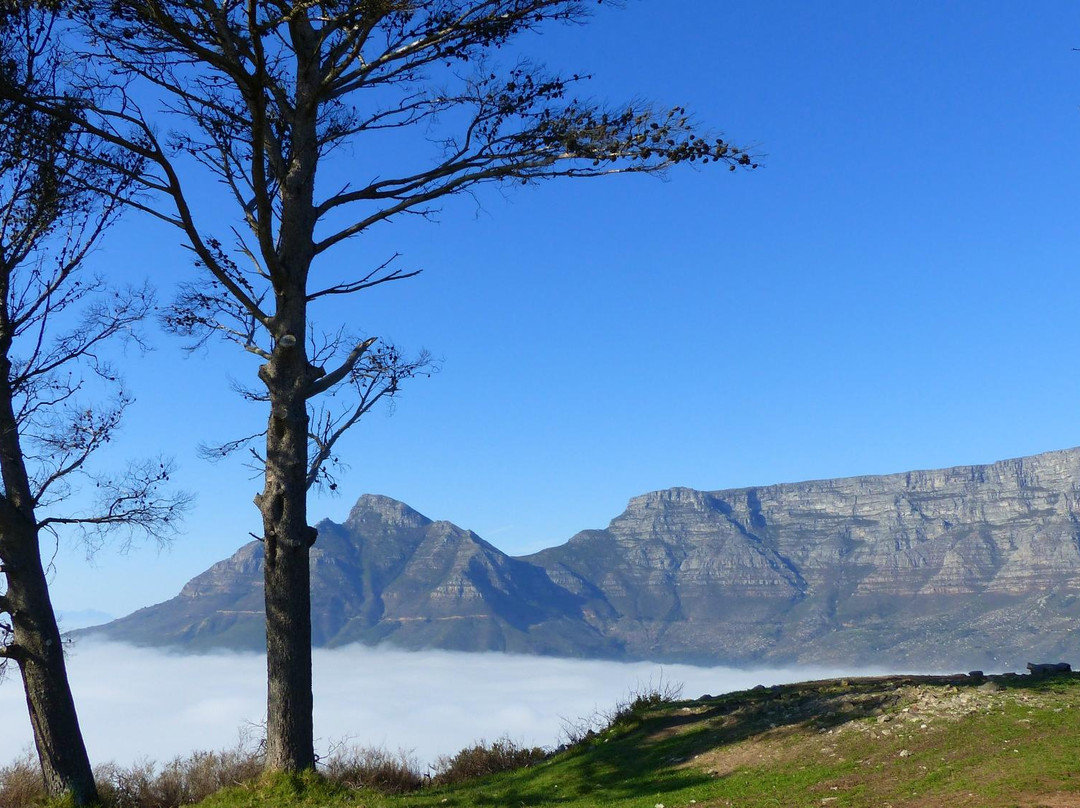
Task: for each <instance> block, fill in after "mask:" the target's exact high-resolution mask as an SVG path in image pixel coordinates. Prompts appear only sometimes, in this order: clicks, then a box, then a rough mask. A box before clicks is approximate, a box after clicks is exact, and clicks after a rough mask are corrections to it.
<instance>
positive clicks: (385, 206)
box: [71, 0, 753, 769]
mask: <svg viewBox="0 0 1080 808" xmlns="http://www.w3.org/2000/svg"><path fill="white" fill-rule="evenodd" d="M586 8H587V4H586V3H585V2H578V1H576V0H243V1H242V2H241V0H82V2H81V5H80V6H79V9H78V10H77V12H76V17H77V18H78V19H79V20H80V22H81V23H82V25H83V26H84V36H86V37H87V39H88V41H89V42H91V43H92V46H93V49H94V59H92V60H87V62H86V64H93V65H106V66H107V68H108V69H107V71H106V72H101V73H98V74H97V75H96V76H93V77H91V78H89V79H88V82H89V83H91V84H92V85H93V86H95V88H97V89H101V87H102V86H104V85H111V87H110V89H111V90H112V92H113V93H114V103H112V104H111V105H109V106H108V107H106V106H103V105H99V106H98V107H97V108H95V109H92V110H87V111H86V112H85V114H80V115H78V116H72V118H71V119H72V120H73V121H75V122H77V123H78V125H79V126H80V127H81V129H82V130H83V131H86V132H89V133H92V134H94V135H95V136H97V137H101V138H103V139H105V140H108V141H109V142H111V143H113V144H116V145H118V146H122V147H124V148H126V149H127V150H128V151H129V153H131V154H133V155H136V156H137V157H138V158H140V159H141V160H143V161H145V169H144V170H142V171H140V172H138V173H132V174H130V177H131V180H132V182H134V183H136V184H138V185H139V186H140V188H141V190H143V191H145V192H148V195H146V196H140V197H139V198H138V199H136V200H135V201H134V202H133V204H135V205H136V206H137V207H140V208H142V209H143V210H144V211H147V212H148V213H150V214H152V215H154V216H157V217H158V218H160V219H163V220H164V221H166V222H169V223H170V224H172V225H174V226H176V227H177V228H178V229H179V230H180V231H181V232H182V233H183V236H184V238H185V240H186V242H187V244H188V246H189V247H190V248H191V250H192V251H193V253H194V255H195V257H196V260H197V263H198V265H199V267H200V269H201V270H202V271H204V272H206V273H208V275H209V284H207V283H206V282H204V281H200V282H199V285H192V286H189V287H188V289H187V290H186V291H185V292H184V293H183V294H182V295H181V298H180V300H179V301H178V304H177V306H176V307H175V308H174V309H173V311H172V314H171V316H170V324H171V325H172V326H173V327H174V328H176V329H178V330H181V331H184V332H185V333H190V334H192V335H195V334H206V333H208V331H214V332H216V333H219V334H221V335H223V336H225V337H226V338H228V339H231V340H233V341H235V342H236V343H238V344H239V345H240V346H241V347H242V348H243V349H244V350H245V351H247V352H249V353H251V354H253V355H254V356H256V357H258V359H259V360H261V364H260V366H259V369H258V378H259V380H260V382H261V383H262V384H261V387H260V388H259V389H258V391H251V390H249V391H248V392H247V394H248V395H250V396H252V397H254V398H257V399H259V400H264V401H265V402H266V404H267V408H268V411H269V412H268V416H269V417H268V422H267V427H266V429H265V431H263V432H259V433H258V434H257V435H253V436H252V437H260V438H261V437H265V450H264V451H257V452H256V457H257V462H258V463H260V464H261V466H262V468H263V471H264V487H263V490H262V492H261V493H259V494H258V495H257V496H256V497H255V503H256V505H257V506H258V508H259V511H260V513H261V515H262V536H261V539H262V540H263V542H264V552H265V565H264V570H265V594H266V632H267V669H268V679H269V687H268V707H267V710H268V717H267V733H268V738H267V752H268V754H267V762H268V766H269V767H271V768H276V769H303V768H309V767H311V766H313V765H314V753H313V738H312V722H311V710H312V696H311V647H310V646H311V642H310V640H311V628H310V626H311V622H310V621H311V615H310V585H309V550H310V548H311V546H312V544H313V543H314V542H315V539H316V531H315V529H314V528H312V527H311V526H310V525H309V524H308V515H307V492H308V489H309V488H310V487H311V486H312V485H313V484H315V483H316V482H317V481H319V480H321V479H322V478H323V474H324V470H325V468H326V464H327V462H328V461H332V459H333V456H334V455H333V452H334V445H335V443H336V441H337V440H338V438H339V437H340V436H341V434H342V433H343V432H344V430H345V429H347V428H348V427H350V426H351V425H352V424H354V423H355V422H356V420H357V419H358V418H359V417H360V416H361V415H363V413H364V412H365V411H367V410H368V409H370V407H371V405H372V404H373V403H374V402H375V401H376V400H378V399H379V398H383V397H386V396H392V395H393V394H394V393H395V392H396V391H397V389H398V385H399V383H400V381H401V380H403V379H404V378H405V377H408V376H410V375H412V374H414V373H416V372H418V371H420V370H422V368H423V364H422V362H418V361H412V362H409V361H404V362H403V360H402V358H401V357H400V356H399V355H398V354H397V352H396V351H394V350H393V349H378V348H376V347H375V346H376V343H375V341H374V340H372V339H359V338H358V339H355V340H353V341H351V342H350V341H349V340H348V338H347V334H346V333H345V332H331V334H330V335H329V336H323V335H322V332H321V331H318V330H317V329H315V328H313V325H312V321H311V316H312V309H313V307H314V306H315V305H317V304H319V303H320V302H322V301H324V300H326V299H327V298H330V297H333V296H341V295H351V294H355V293H359V292H361V291H363V290H365V289H368V288H371V287H373V286H377V285H381V284H384V283H387V282H390V281H394V280H399V279H402V278H405V277H409V276H410V275H412V274H415V273H414V272H411V271H406V270H403V269H400V268H397V267H396V265H394V264H393V263H390V262H388V263H387V264H384V265H383V266H380V267H376V268H374V269H372V270H370V271H361V272H359V273H356V274H355V275H352V276H347V277H345V278H342V277H341V275H340V273H336V274H335V273H334V269H333V267H334V265H333V264H332V263H331V262H330V255H331V250H332V249H333V248H335V247H337V246H338V245H340V244H341V243H342V242H344V241H346V240H347V239H350V238H354V237H356V236H359V235H361V234H363V233H365V232H366V231H368V230H370V229H371V228H374V227H376V226H378V225H381V224H382V223H384V222H388V221H390V220H392V219H394V218H396V217H398V216H402V215H405V214H416V215H421V216H425V215H429V214H430V213H431V212H432V210H433V207H432V206H433V205H436V204H437V203H438V201H439V200H440V199H443V198H446V197H448V196H451V195H454V194H459V193H463V192H469V191H471V190H473V189H475V188H476V187H477V186H479V185H482V184H484V183H521V184H526V185H527V184H530V183H533V182H536V181H539V180H542V179H548V178H554V177H597V176H603V175H608V174H618V173H630V172H648V173H657V172H662V171H664V170H665V169H667V168H668V167H670V166H672V165H674V164H676V163H681V162H698V163H701V164H709V163H715V164H720V165H726V166H728V167H729V168H731V169H732V170H735V168H736V167H738V166H747V167H750V166H752V165H753V163H752V160H751V157H750V156H749V155H748V154H747V153H746V152H745V151H743V150H741V149H739V148H736V147H734V146H732V145H730V144H729V143H728V142H726V141H725V140H723V139H722V138H715V137H704V136H702V135H700V134H699V133H698V132H697V130H696V129H695V126H694V125H693V124H692V122H691V121H690V120H689V118H688V116H687V113H686V111H685V110H684V109H682V108H681V107H675V108H671V109H663V110H658V109H654V108H653V107H652V106H650V105H649V104H647V103H643V102H634V103H629V104H626V105H622V106H611V107H606V106H603V105H600V104H597V103H594V102H590V101H587V100H581V99H578V98H575V97H573V95H572V93H573V90H574V88H575V86H576V85H578V84H579V83H580V82H582V81H583V80H584V78H585V77H582V76H576V75H572V76H561V75H556V74H553V73H550V72H548V71H546V70H545V69H544V68H543V67H541V66H539V65H536V64H532V63H530V62H528V61H525V60H516V61H515V60H503V59H500V58H499V55H500V54H501V53H505V52H506V51H505V50H503V49H504V48H506V47H507V46H510V45H512V44H514V42H515V40H516V39H518V38H519V37H520V36H521V35H523V34H527V33H529V32H533V31H536V30H539V29H541V28H543V27H544V26H546V25H548V24H551V23H555V22H566V23H576V22H579V21H582V20H584V19H585V17H586ZM154 92H156V94H157V96H158V97H159V98H161V99H163V107H164V111H165V112H166V113H170V114H172V118H171V120H172V121H173V122H174V126H175V128H174V129H173V130H172V131H170V132H168V133H167V134H162V133H160V132H159V130H158V128H157V126H156V124H157V123H159V122H160V120H161V118H157V119H155V120H152V119H151V118H149V117H147V116H145V115H144V114H143V111H142V109H141V108H140V106H139V102H140V101H142V102H143V103H146V99H148V98H151V97H152V96H153V93H154ZM388 137H392V138H393V139H394V140H395V142H397V143H399V144H402V148H401V149H399V150H390V151H388V150H386V149H385V148H384V146H385V144H386V143H387V140H386V139H387V138H388ZM345 144H352V145H353V146H354V147H355V149H354V150H355V152H356V153H360V154H362V155H363V156H364V159H363V160H362V161H361V162H360V163H359V164H360V165H363V166H364V168H359V167H356V166H349V167H347V168H346V166H345V164H344V162H342V163H336V164H333V165H334V166H335V167H334V172H333V173H331V172H330V171H328V167H329V166H330V165H331V164H332V162H331V161H332V160H333V159H334V157H333V156H332V152H333V151H334V150H335V149H337V148H339V147H341V146H344V145H345ZM378 155H382V156H381V157H380V156H378ZM97 159H99V160H102V161H107V158H97ZM199 166H201V168H202V169H203V170H205V171H206V172H209V174H210V175H211V176H213V177H215V178H216V179H217V180H218V181H219V182H220V183H221V185H222V187H224V188H225V189H226V190H227V193H228V194H229V196H230V198H231V201H232V204H233V205H234V211H235V220H234V222H233V224H232V227H231V228H228V229H226V230H224V231H223V229H222V228H221V226H220V224H219V223H216V222H212V221H209V217H208V216H205V215H204V214H202V213H201V212H200V210H199V207H198V201H197V200H196V199H194V198H193V197H192V196H191V191H190V189H191V188H192V187H193V182H194V180H193V178H194V177H195V176H196V174H195V173H194V171H195V170H196V169H198V167H199ZM110 167H114V166H112V165H111V164H110ZM344 171H347V174H345V173H343V172H344ZM342 388H345V389H346V390H347V391H351V393H352V394H353V396H352V398H350V399H349V400H348V404H346V405H342V408H341V409H340V410H337V411H331V412H327V411H325V410H322V411H320V410H317V409H316V402H318V401H325V400H326V397H328V396H333V395H334V394H335V393H337V392H339V391H341V390H342ZM336 400H338V401H344V400H345V399H344V398H342V397H339V398H338V399H336ZM242 445H245V444H244V441H236V442H233V443H231V444H227V445H225V446H223V447H221V451H222V452H227V451H229V450H231V449H236V448H239V447H240V446H242Z"/></svg>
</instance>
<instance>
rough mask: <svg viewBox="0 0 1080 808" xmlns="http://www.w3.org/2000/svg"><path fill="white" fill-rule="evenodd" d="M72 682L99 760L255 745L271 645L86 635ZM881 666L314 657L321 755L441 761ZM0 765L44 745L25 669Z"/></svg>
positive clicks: (1, 739)
mask: <svg viewBox="0 0 1080 808" xmlns="http://www.w3.org/2000/svg"><path fill="white" fill-rule="evenodd" d="M68 664H69V672H70V676H71V683H72V689H73V690H74V693H75V698H76V704H77V707H78V711H79V716H80V719H81V722H82V727H83V732H84V735H85V737H86V743H87V747H88V749H89V751H90V755H91V758H92V760H93V761H94V762H95V763H102V762H106V761H114V762H117V763H121V764H130V763H133V762H136V761H140V760H151V761H158V762H162V761H166V760H169V759H171V758H173V757H176V756H180V755H186V754H188V753H190V752H192V751H195V750H214V749H224V748H229V747H234V746H236V745H237V743H238V742H239V741H240V740H241V738H242V737H243V736H247V737H248V739H249V741H250V738H251V737H253V736H254V735H257V733H258V732H259V730H258V729H257V728H256V725H257V724H258V723H259V722H261V721H262V720H263V718H264V716H265V710H266V707H265V700H266V682H265V677H266V674H265V660H264V658H263V657H262V656H261V655H258V654H226V653H221V654H208V655H200V656H181V655H177V654H171V653H166V652H162V651H160V650H151V649H144V648H132V647H129V646H124V645H116V644H105V643H100V642H92V641H90V640H81V641H79V643H78V644H77V645H76V646H75V647H74V648H72V650H71V652H70V654H69V659H68ZM856 673H864V674H865V673H872V671H853V670H825V669H820V668H785V669H761V670H738V669H733V668H702V667H694V666H690V665H664V666H660V665H656V664H651V663H619V662H601V661H584V660H570V659H554V658H548V657H531V656H513V655H507V654H463V653H451V652H443V651H426V652H419V653H417V652H408V651H398V650H391V649H387V648H369V647H364V646H350V647H347V648H341V649H335V650H317V651H315V659H314V676H315V734H316V737H317V739H318V740H317V742H316V743H317V747H318V751H319V752H321V753H325V752H327V751H328V750H330V749H331V747H332V745H334V744H337V743H340V742H341V741H348V742H350V743H354V744H356V745H359V746H377V747H384V748H386V749H388V750H390V751H397V750H406V751H411V752H412V753H413V754H414V756H415V757H416V758H417V759H418V760H419V761H421V762H424V763H427V762H431V761H434V760H435V758H437V757H438V756H439V755H441V754H452V753H454V752H456V751H457V750H459V749H461V748H463V747H465V746H467V745H469V744H471V743H474V742H476V741H478V740H481V739H485V740H489V741H490V740H494V739H496V738H499V737H503V736H507V737H509V738H511V739H513V740H515V741H517V742H519V743H526V744H530V745H538V746H554V745H557V744H558V743H559V742H560V741H561V737H560V736H561V734H562V730H563V727H564V726H565V723H566V722H567V721H571V722H573V721H577V720H579V719H582V718H585V717H587V716H590V715H594V714H596V713H597V712H603V711H605V710H609V709H610V708H611V707H612V706H613V705H614V704H615V703H616V702H618V701H620V700H621V699H625V698H626V696H627V694H628V693H629V692H630V691H632V690H635V689H640V688H642V687H650V686H659V685H660V684H661V682H662V683H663V684H665V685H666V684H669V683H671V684H677V683H681V684H682V685H683V695H684V696H685V697H687V698H693V697H697V696H699V695H702V694H704V693H711V694H713V695H717V694H720V693H725V692H731V691H734V690H743V689H746V688H750V687H753V686H754V685H757V684H764V685H769V684H779V683H784V682H796V681H805V680H808V679H819V678H827V677H831V676H838V675H852V674H856ZM0 715H3V716H4V732H3V733H0V764H3V763H6V762H9V761H11V760H13V759H15V758H16V757H18V756H19V755H20V754H22V753H23V752H24V751H25V750H26V749H28V748H29V746H30V744H31V734H30V724H29V719H28V718H27V717H26V705H25V701H24V699H23V693H22V688H21V682H20V681H19V678H18V675H17V673H14V674H13V675H9V676H8V677H7V678H6V679H5V680H4V681H3V682H2V683H0Z"/></svg>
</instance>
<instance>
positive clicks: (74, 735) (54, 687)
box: [0, 357, 98, 805]
mask: <svg viewBox="0 0 1080 808" xmlns="http://www.w3.org/2000/svg"><path fill="white" fill-rule="evenodd" d="M10 369H11V365H10V362H9V361H8V360H7V358H6V357H3V358H0V474H2V477H3V482H4V492H5V493H4V497H3V500H4V502H3V506H2V511H3V512H2V514H0V559H3V563H4V575H5V577H6V580H7V592H6V593H5V595H4V600H5V601H6V604H5V605H6V608H7V609H8V614H9V616H10V617H11V627H12V629H13V636H12V643H11V645H10V646H9V649H8V655H9V656H10V657H11V658H13V659H14V660H15V661H16V662H17V663H18V665H19V670H20V672H21V674H22V680H23V690H24V692H25V694H26V704H27V707H28V708H29V711H30V723H31V726H32V727H33V731H34V746H35V747H36V748H37V754H38V760H39V761H40V763H41V771H42V775H43V776H44V779H45V790H46V793H48V794H49V796H51V797H60V796H64V795H70V797H71V799H72V802H73V803H74V804H75V805H89V804H91V803H95V802H97V800H98V794H97V788H96V786H95V785H94V774H93V770H92V769H91V768H90V759H89V757H88V755H87V754H86V744H85V742H84V741H83V737H82V731H81V729H80V728H79V717H78V714H77V713H76V711H75V700H74V699H73V698H72V695H71V687H70V685H69V683H68V676H67V666H66V665H65V663H64V648H63V643H62V641H61V638H60V629H59V627H58V626H57V624H56V615H55V613H54V612H53V607H52V601H51V600H50V598H49V587H48V581H47V579H46V577H45V570H44V567H43V566H42V563H41V550H40V544H39V537H38V527H37V522H36V520H35V516H34V508H33V500H32V496H31V493H30V485H29V481H28V477H27V473H26V466H25V463H24V460H23V455H22V448H21V445H20V441H19V432H18V426H17V422H16V419H15V412H14V407H13V404H12V395H11V387H10V384H9V382H8V379H9V378H10V376H9V374H10Z"/></svg>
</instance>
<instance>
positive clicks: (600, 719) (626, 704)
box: [558, 671, 683, 751]
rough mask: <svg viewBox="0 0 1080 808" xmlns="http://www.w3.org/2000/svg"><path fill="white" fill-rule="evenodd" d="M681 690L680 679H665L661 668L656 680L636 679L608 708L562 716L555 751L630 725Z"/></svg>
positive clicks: (678, 695)
mask: <svg viewBox="0 0 1080 808" xmlns="http://www.w3.org/2000/svg"><path fill="white" fill-rule="evenodd" d="M682 691H683V686H682V683H681V682H665V681H664V674H663V671H661V673H660V676H659V678H658V679H657V680H656V682H653V680H652V679H651V678H650V679H649V681H648V682H644V683H643V682H638V684H637V685H636V686H634V687H632V688H631V689H630V691H629V692H628V693H627V694H626V697H625V698H623V699H622V700H621V701H619V702H617V703H616V704H615V706H614V707H612V708H611V709H610V710H607V711H604V712H601V711H595V712H593V713H592V715H588V716H585V717H583V718H576V719H568V718H563V719H562V738H563V743H562V744H561V745H560V746H559V750H558V751H562V750H564V749H569V748H571V747H574V746H580V745H581V744H583V743H587V742H589V741H592V740H593V739H594V738H596V737H597V736H599V735H602V734H604V733H606V732H610V731H611V730H613V729H620V728H627V727H631V726H633V725H635V724H637V723H638V722H640V721H641V719H642V718H644V716H645V713H647V712H648V711H649V710H652V709H654V708H656V707H662V706H664V705H666V704H671V703H673V702H676V701H678V700H679V697H680V696H682Z"/></svg>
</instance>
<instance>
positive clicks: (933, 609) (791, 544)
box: [92, 449, 1080, 669]
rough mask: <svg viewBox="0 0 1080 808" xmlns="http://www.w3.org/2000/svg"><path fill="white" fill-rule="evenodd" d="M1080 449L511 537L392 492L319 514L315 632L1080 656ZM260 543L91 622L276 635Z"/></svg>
mask: <svg viewBox="0 0 1080 808" xmlns="http://www.w3.org/2000/svg"><path fill="white" fill-rule="evenodd" d="M1078 498H1080V449H1069V450H1065V451H1059V452H1049V453H1046V454H1041V455H1035V456H1032V457H1026V458H1019V459H1015V460H1006V461H1002V462H999V463H994V464H990V465H982V466H961V467H956V468H950V469H944V470H938V471H917V472H908V473H903V474H891V475H884V476H866V477H852V478H846V479H838V480H819V481H812V482H804V483H788V484H782V485H771V486H764V487H754V488H740V489H732V490H725V491H712V492H706V491H696V490H693V489H688V488H673V489H670V490H667V491H657V492H653V493H650V494H645V495H643V496H640V497H635V498H634V499H632V500H631V501H630V504H629V506H628V507H627V509H626V511H625V512H623V513H622V514H621V515H619V516H617V517H616V518H615V519H614V520H612V522H611V524H610V525H608V527H607V528H605V529H603V530H586V531H583V532H581V533H578V534H577V535H575V536H574V537H573V538H571V539H570V540H569V541H568V542H567V543H565V544H563V545H560V546H558V547H552V548H549V549H546V550H543V551H541V552H539V553H536V554H534V555H531V556H527V557H524V558H511V557H509V556H507V555H505V554H504V553H502V552H500V551H499V550H498V549H496V548H495V547H493V546H492V545H490V544H488V543H487V542H485V541H483V540H482V539H481V538H480V537H478V536H477V535H476V534H474V533H472V532H471V531H466V530H462V529H461V528H458V527H456V526H454V525H452V524H450V523H448V522H433V521H431V520H429V519H427V518H426V517H424V516H421V515H420V514H418V513H417V512H416V511H414V510H412V509H411V508H409V507H408V506H406V505H403V504H402V503H400V502H396V501H394V500H392V499H388V498H386V497H378V496H371V495H367V496H364V497H361V498H360V500H359V501H358V502H357V503H356V506H355V507H354V508H353V510H352V512H351V514H350V516H349V518H348V519H347V520H346V522H345V523H344V524H342V525H337V524H334V523H332V522H329V521H324V522H322V523H321V524H320V525H318V528H319V540H318V542H317V543H316V545H315V547H314V548H313V551H312V602H313V614H314V635H313V636H314V642H315V643H316V644H317V645H324V646H333V645H340V644H343V643H348V642H365V643H375V642H381V641H386V642H389V643H392V644H395V645H398V646H402V647H406V648H448V649H456V650H469V651H477V650H505V651H517V652H526V653H539V654H557V655H564V656H597V657H612V658H628V659H655V660H662V661H685V662H698V663H712V664H718V663H728V664H753V663H776V664H782V663H794V662H816V663H827V664H849V665H855V664H882V665H886V664H887V665H893V666H896V665H901V666H909V667H921V668H927V667H929V668H950V667H957V666H970V667H986V668H989V669H1001V668H1008V667H1017V666H1022V665H1023V663H1024V662H1025V661H1028V660H1029V659H1030V660H1033V661H1039V660H1042V659H1046V660H1057V659H1059V658H1060V659H1071V660H1072V661H1074V662H1075V661H1078V660H1077V657H1078V656H1080V639H1078V637H1077V633H1076V631H1075V630H1074V629H1075V627H1076V626H1078V625H1080V521H1078V515H1080V505H1078ZM261 563H262V554H261V545H259V544H258V543H256V542H253V543H251V544H249V545H246V546H245V547H242V548H241V549H240V550H239V551H237V553H236V554H235V555H234V556H233V557H232V558H230V559H228V560H226V561H222V562H220V563H219V564H216V565H214V566H213V567H211V568H210V569H209V570H207V571H206V572H204V573H203V574H201V575H199V576H197V577H196V578H194V579H193V580H192V581H191V582H190V583H188V584H187V586H185V587H184V589H183V591H182V592H181V593H180V595H178V596H177V597H176V598H173V599H172V600H170V601H167V602H165V603H162V604H158V605H157V606H152V607H149V608H147V609H142V610H140V611H138V612H135V613H134V614H132V615H129V616H128V617H125V618H123V619H121V620H117V621H115V622H113V623H109V624H107V625H106V626H104V627H101V628H98V629H93V630H92V631H93V632H94V633H98V634H104V635H105V636H108V637H111V638H113V639H118V640H126V641H131V642H136V643H142V644H155V645H163V644H167V645H177V646H180V647H182V648H187V649H191V650H198V649H205V648H211V647H243V648H257V647H261V645H262V622H261V621H262V590H261V587H262V580H261Z"/></svg>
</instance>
